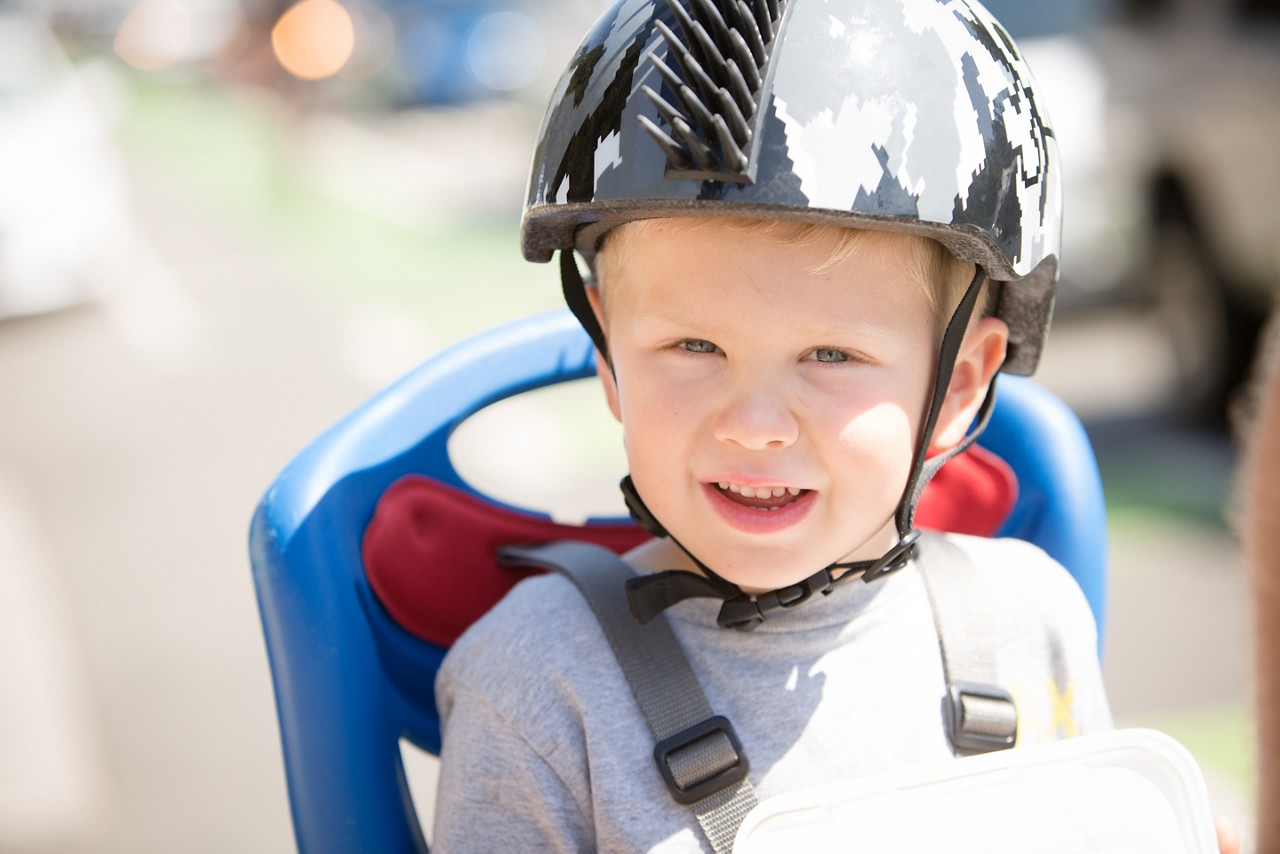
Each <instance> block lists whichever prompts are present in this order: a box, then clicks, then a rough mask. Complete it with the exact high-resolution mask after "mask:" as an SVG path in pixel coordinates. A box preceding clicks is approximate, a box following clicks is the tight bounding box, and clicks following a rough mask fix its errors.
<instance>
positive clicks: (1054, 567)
mask: <svg viewBox="0 0 1280 854" xmlns="http://www.w3.org/2000/svg"><path fill="white" fill-rule="evenodd" d="M948 537H949V538H950V539H951V541H952V542H954V543H956V544H957V545H959V546H960V547H961V548H962V549H964V550H965V552H966V553H967V554H968V555H969V557H970V559H971V560H973V561H974V564H975V565H976V566H977V568H978V577H979V578H980V579H981V583H982V593H983V595H984V596H985V597H986V599H987V601H988V603H989V604H990V606H991V608H992V609H993V612H995V613H996V614H998V615H999V616H1000V619H1001V620H1003V621H1004V622H1005V623H1006V625H1007V626H1008V627H1009V629H1010V630H1011V631H1013V632H1015V633H1034V634H1041V635H1044V636H1047V638H1048V640H1049V641H1050V642H1051V643H1055V644H1056V643H1060V642H1063V641H1064V640H1065V639H1068V638H1069V639H1070V641H1068V642H1072V643H1074V642H1079V641H1082V640H1086V639H1096V633H1097V627H1096V625H1095V623H1094V619H1093V612H1092V610H1091V609H1090V607H1089V603H1088V600H1087V599H1085V595H1084V591H1082V590H1081V589H1080V585H1079V584H1078V583H1077V582H1076V580H1075V579H1074V578H1073V577H1072V576H1071V573H1070V572H1068V571H1067V569H1066V567H1064V566H1063V565H1062V564H1060V563H1058V561H1056V560H1054V559H1053V558H1052V557H1051V556H1049V555H1048V554H1047V553H1046V552H1045V551H1044V550H1043V549H1041V548H1040V547H1039V546H1037V545H1035V544H1033V543H1029V542H1027V541H1025V540H1019V539H1016V538H1012V537H1002V538H987V537H971V536H965V535H962V534H950V535H948ZM1055 639H1056V640H1055ZM1090 642H1091V643H1092V642H1096V641H1090Z"/></svg>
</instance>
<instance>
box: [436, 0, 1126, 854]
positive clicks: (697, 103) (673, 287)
mask: <svg viewBox="0 0 1280 854" xmlns="http://www.w3.org/2000/svg"><path fill="white" fill-rule="evenodd" d="M1057 194H1058V179H1057V173H1056V151H1055V149H1054V147H1053V140H1052V135H1051V132H1050V131H1049V129H1048V127H1047V126H1046V124H1045V120H1044V117H1043V114H1042V112H1041V111H1040V109H1039V108H1038V107H1037V105H1036V103H1035V98H1034V90H1033V87H1032V85H1031V83H1030V78H1029V76H1028V75H1027V71H1026V69H1025V67H1024V66H1023V65H1022V63H1021V60H1020V59H1019V58H1018V56H1017V54H1016V52H1015V51H1014V49H1013V47H1012V43H1011V42H1010V41H1009V39H1008V37H1007V35H1006V34H1005V33H1004V32H1003V31H1002V30H1001V29H1000V28H999V27H998V25H997V24H995V22H994V21H992V20H991V19H990V17H989V16H988V15H987V13H986V12H985V11H984V10H982V9H981V8H980V7H978V6H977V5H976V4H972V5H971V4H969V3H967V2H964V0H952V2H940V1H939V0H791V2H789V3H785V2H779V1H778V0H740V2H739V0H734V2H729V0H672V2H669V3H666V4H654V3H652V2H647V0H619V2H617V3H616V4H615V5H614V6H613V8H612V9H611V10H610V11H609V12H608V13H606V15H605V16H604V17H603V18H602V19H601V22H600V23H599V24H598V25H597V27H596V29H595V31H594V32H593V33H592V34H591V35H590V36H589V37H588V39H587V41H586V42H585V43H584V45H583V47H582V49H581V50H580V51H579V52H578V54H577V56H576V58H575V60H574V61H573V63H572V64H571V65H570V68H569V70H568V71H567V72H566V74H565V77H564V79H563V81H562V83H561V87H560V90H559V92H558V93H557V97H556V98H555V99H554V100H553V104H552V107H551V109H550V111H549V112H548V116H547V119H546V120H545V122H544V125H543V129H542V135H541V140H540V143H539V147H538V153H537V155H536V157H535V163H534V176H533V181H532V184H531V197H530V204H529V207H528V209H527V212H526V218H525V226H524V240H525V251H526V254H527V255H528V256H529V257H530V258H532V259H535V260H548V259H549V258H550V256H551V254H552V253H553V252H554V251H556V250H559V251H561V253H562V265H561V269H562V275H563V277H564V280H565V291H566V297H567V299H568V301H569V303H570V305H571V307H573V308H574V310H575V312H576V313H577V314H578V316H579V318H580V319H581V320H582V321H583V324H584V326H586V327H587V329H588V331H589V332H590V333H591V334H592V336H593V338H594V340H595V341H596V344H597V347H598V349H599V351H600V364H599V367H600V377H601V380H602V382H603V385H604V390H605V394H606V398H607V401H608V405H609V407H610V409H611V411H612V412H613V414H614V415H615V416H616V417H617V418H618V419H619V420H620V421H621V422H622V425H623V428H624V436H625V444H626V452H627V459H628V462H629V465H630V469H631V474H630V478H629V479H628V481H627V482H626V490H625V491H626V492H627V493H628V500H629V503H630V504H631V506H632V509H633V511H634V512H635V513H636V515H637V517H638V518H639V519H641V520H643V521H644V523H645V524H646V526H647V527H648V528H649V529H650V530H652V531H653V532H654V533H655V537H654V539H652V540H651V541H649V542H647V543H645V544H644V545H642V546H640V547H639V548H637V549H636V550H634V551H632V552H631V553H629V554H628V555H626V556H625V559H626V561H627V563H628V564H629V565H630V567H631V568H632V569H633V570H634V572H635V573H636V578H637V579H640V580H639V581H638V582H637V583H635V584H631V583H629V584H628V588H629V590H630V594H629V595H630V596H631V605H632V607H633V609H634V610H635V611H636V612H637V613H638V614H639V616H640V617H641V618H642V619H643V620H644V621H652V620H656V619H661V620H666V621H667V622H668V623H669V624H670V626H671V628H672V630H673V631H674V634H675V637H676V638H677V639H678V641H679V642H680V646H681V647H682V648H683V650H684V653H685V655H686V656H687V657H688V659H689V663H690V665H691V668H692V670H693V673H694V674H695V675H696V677H697V680H698V682H699V683H700V684H701V686H702V689H703V691H704V692H705V694H706V697H707V699H708V701H709V702H710V705H711V707H712V708H713V709H714V710H715V712H716V713H717V714H720V715H723V716H725V717H726V718H728V719H729V720H730V721H731V722H732V725H733V727H734V729H735V730H736V732H737V734H738V736H739V738H740V740H741V743H742V747H743V751H744V752H745V753H746V754H747V755H748V756H749V758H750V770H749V774H748V782H749V784H750V786H751V787H752V788H753V790H754V793H755V796H757V797H758V798H760V799H762V800H763V799H766V798H768V797H770V796H773V795H776V794H781V793H785V792H789V791H794V790H796V789H800V788H804V787H809V786H813V785H816V784H819V783H825V782H833V781H840V780H849V779H853V778H857V777H863V776H867V775H875V774H877V773H883V772H886V771H889V770H893V769H898V768H903V767H907V766H911V765H920V764H928V763H931V762H938V761H940V760H942V759H944V758H946V757H950V756H953V755H955V754H957V753H960V752H966V751H964V750H961V749H960V747H959V746H958V745H957V741H956V739H955V737H954V733H953V732H950V731H949V729H948V725H947V723H946V721H945V716H944V714H943V699H944V695H945V693H946V690H947V689H946V686H947V677H946V674H945V673H944V664H943V660H942V657H941V656H940V653H939V635H938V631H937V630H936V629H935V624H934V617H933V614H932V610H931V606H930V594H929V590H928V589H927V586H926V581H925V578H924V577H923V576H922V574H921V572H920V571H919V564H920V561H921V560H925V559H928V558H930V557H931V555H933V554H935V553H936V551H937V550H938V549H941V548H942V546H943V545H945V544H939V543H937V542H936V541H933V540H922V541H917V540H916V536H917V534H916V532H915V530H914V525H913V514H914V509H915V503H916V500H917V498H918V497H919V492H920V490H921V489H922V488H923V486H924V483H925V482H926V481H927V479H928V477H929V473H930V471H931V469H932V468H933V466H934V465H936V464H937V461H939V460H942V459H945V458H946V456H947V454H948V453H950V452H952V451H954V450H955V449H956V448H957V447H959V446H961V445H962V444H963V443H964V442H965V441H966V436H967V434H968V433H969V432H970V424H971V423H972V422H973V421H974V419H975V417H976V416H978V415H979V414H980V412H981V411H983V410H984V409H985V406H984V401H986V399H987V396H988V390H989V388H990V386H991V384H992V380H993V378H994V376H995V374H996V372H997V371H998V370H1001V369H1002V368H1003V369H1004V370H1009V371H1013V372H1017V373H1030V372H1031V371H1032V370H1034V367H1035V363H1036V361H1037V358H1038V353H1039V349H1040V345H1041V341H1042V338H1043V334H1044V330H1045V327H1046V326H1047V324H1048V316H1049V310H1050V305H1051V301H1052V297H1051V295H1052V286H1053V282H1054V281H1055V279H1056V271H1057V259H1056V252H1057V246H1058V228H1059V223H1058V212H1057V203H1058V199H1057ZM575 250H577V251H579V252H581V253H582V254H583V255H584V256H586V258H587V260H588V263H589V264H590V265H591V267H592V269H593V270H594V272H595V281H594V282H593V283H591V284H589V285H584V283H583V281H582V279H581V278H580V275H579V273H578V268H577V266H576V264H575V263H574V262H573V259H572V252H573V251H575ZM948 540H949V541H950V542H951V543H952V544H954V545H955V546H958V547H959V549H960V551H961V552H962V553H963V554H964V555H967V556H968V559H969V560H970V562H971V563H972V565H973V566H975V567H976V568H977V574H976V581H975V583H974V585H973V587H974V589H973V590H971V591H969V592H970V593H971V594H972V595H973V596H975V597H978V598H979V599H980V601H982V602H983V606H982V608H981V609H980V610H982V611H984V612H985V613H987V614H988V615H989V617H990V630H989V638H988V640H989V646H990V649H991V651H992V652H993V653H994V655H995V658H996V661H997V663H998V677H999V682H1000V686H1001V687H1003V688H1004V689H1007V690H1008V692H1009V693H1011V694H1012V696H1013V699H1014V700H1015V705H1016V710H1017V743H1018V744H1028V743H1034V742H1038V741H1045V740H1051V739H1056V738H1060V737H1066V736H1070V735H1074V734H1077V733H1083V732H1087V731H1094V730H1099V729H1104V728H1107V727H1109V726H1110V720H1109V714H1108V710H1107V706H1106V700H1105V697H1104V694H1103V688H1102V682H1101V677H1100V674H1099V670H1098V662H1097V653H1096V632H1095V627H1094V626H1093V623H1092V618H1091V616H1090V613H1089V610H1088V608H1087V605H1086V603H1085V602H1084V599H1083V596H1082V594H1081V593H1080V591H1079V589H1078V588H1077V587H1076V585H1075V584H1074V582H1073V581H1072V580H1071V578H1070V577H1069V576H1068V575H1067V574H1066V572H1065V571H1064V570H1063V569H1062V568H1061V567H1059V566H1058V565H1057V564H1055V563H1054V562H1053V561H1052V560H1051V559H1050V558H1048V557H1047V556H1046V555H1044V554H1043V553H1042V552H1040V551H1039V550H1037V549H1036V548H1035V547H1033V546H1030V545H1028V544H1025V543H1021V542H1016V541H1008V540H1004V541H994V540H984V539H978V538H972V537H959V536H950V537H948ZM649 579H657V580H658V583H649V581H648V580H649ZM632 588H634V589H632ZM817 591H820V592H821V593H822V594H824V595H816V592H817ZM437 697H438V702H439V706H440V712H441V721H442V726H443V733H444V749H443V753H442V757H441V758H442V770H441V778H440V782H439V789H438V791H439V795H438V801H437V806H436V826H435V833H434V846H435V849H434V850H438V851H450V850H474V851H493V850H512V849H519V850H537V851H543V850H547V851H584V850H608V851H635V850H653V851H692V850H710V848H709V845H710V844H711V843H709V842H708V841H707V839H705V838H704V837H703V832H702V830H701V829H700V827H699V822H698V819H697V817H696V816H695V814H694V811H692V810H691V809H690V808H689V807H688V806H684V805H682V804H679V803H676V801H675V800H673V798H672V796H671V794H670V792H669V791H668V787H667V785H666V784H665V783H664V782H663V778H662V777H661V776H660V775H659V773H658V770H657V769H656V768H655V766H654V743H653V738H652V736H651V734H650V731H649V728H648V726H647V725H646V719H645V717H644V716H643V715H642V713H641V711H640V709H639V708H638V707H637V702H636V699H635V698H634V697H633V695H632V692H631V690H630V687H629V685H628V679H627V677H626V676H625V675H624V673H623V670H622V669H621V667H620V666H619V664H618V661H617V659H616V658H615V655H614V652H613V650H612V649H611V648H610V645H609V643H608V642H607V641H606V640H605V634H604V633H603V632H602V629H601V626H600V624H599V623H598V622H597V619H596V617H595V615H594V614H593V612H592V609H591V608H590V607H589V605H588V604H587V602H586V601H585V600H584V599H583V598H582V597H581V596H580V595H579V593H578V591H577V590H575V589H574V587H573V586H572V584H571V583H570V582H568V581H567V580H565V579H564V578H563V577H560V576H555V575H551V576H542V577H538V578H534V579H531V580H529V581H526V582H523V583H521V584H520V585H518V586H517V587H516V589H515V590H513V591H512V593H511V594H510V595H508V597H507V598H506V599H504V600H503V602H502V603H500V604H499V605H498V606H497V607H496V608H495V609H494V610H493V611H492V612H491V613H490V614H488V615H487V616H486V617H485V618H483V619H482V620H481V621H480V622H478V623H477V624H476V625H475V626H474V627H473V628H472V629H471V630H470V631H468V632H467V634H466V635H465V636H464V637H463V638H462V639H460V640H459V642H458V643H457V645H456V646H455V647H454V649H453V650H452V651H451V653H450V654H449V656H448V658H447V660H446V662H445V665H444V667H443V668H442V670H441V673H440V677H439V679H438V682H437ZM730 835H731V834H730ZM722 847H723V846H722V845H720V844H717V849H719V848H722Z"/></svg>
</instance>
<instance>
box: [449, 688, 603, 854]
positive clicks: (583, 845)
mask: <svg viewBox="0 0 1280 854" xmlns="http://www.w3.org/2000/svg"><path fill="white" fill-rule="evenodd" d="M443 700H444V701H443V702H442V703H441V731H442V734H443V749H442V750H441V753H440V779H439V784H438V788H437V792H436V809H435V828H434V833H433V835H432V843H431V850H432V852H438V854H449V852H467V851H547V852H578V851H590V850H593V849H594V847H595V845H594V840H593V838H592V829H591V828H592V825H591V822H589V821H588V820H587V819H586V817H585V815H584V813H583V809H582V807H581V806H580V805H579V803H578V801H577V800H576V799H575V798H574V797H573V795H572V793H571V792H570V791H569V789H568V787H567V786H566V785H565V783H564V781H563V780H562V779H561V778H560V776H559V775H558V774H557V773H556V772H555V770H554V769H553V768H552V767H551V765H550V764H549V763H548V762H547V761H546V759H545V758H544V757H543V756H542V755H541V754H540V753H539V752H538V751H537V750H535V749H534V748H533V747H532V745H530V744H529V742H528V740H527V739H526V738H525V737H524V736H523V735H521V733H520V732H518V731H517V730H516V729H515V728H514V727H513V726H512V725H511V722H510V721H508V720H507V719H506V718H504V716H503V715H501V714H500V713H499V712H498V711H497V710H496V709H495V708H494V707H493V706H492V704H490V703H489V702H488V700H487V699H486V698H485V697H484V696H483V695H481V694H480V693H479V692H477V691H474V690H473V689H471V688H469V687H468V686H466V685H464V684H460V683H457V682H454V683H452V684H451V685H450V686H449V689H448V691H447V693H446V695H445V696H444V698H443Z"/></svg>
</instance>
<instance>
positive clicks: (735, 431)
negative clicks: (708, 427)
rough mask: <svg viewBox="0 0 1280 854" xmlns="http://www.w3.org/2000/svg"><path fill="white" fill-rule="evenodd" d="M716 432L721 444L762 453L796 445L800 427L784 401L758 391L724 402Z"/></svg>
mask: <svg viewBox="0 0 1280 854" xmlns="http://www.w3.org/2000/svg"><path fill="white" fill-rule="evenodd" d="M715 432H716V438H717V439H718V440H720V441H721V442H728V443H732V444H735V445H740V446H742V447H744V448H747V449H749V450H753V451H759V450H764V449H766V448H785V447H788V446H789V445H792V444H794V443H795V441H796V439H797V437H798V436H799V434H800V425H799V423H798V422H797V421H796V417H795V414H794V413H793V412H792V411H791V408H790V407H789V406H788V405H787V403H786V401H785V400H784V399H783V398H781V397H780V396H778V395H776V394H771V393H768V392H766V391H764V390H762V389H758V388H757V389H753V390H749V391H747V392H744V393H742V394H739V395H735V396H733V397H732V398H730V399H729V400H727V401H726V402H725V404H724V406H723V407H722V408H721V410H720V413H719V416H718V417H717V419H716V425H715Z"/></svg>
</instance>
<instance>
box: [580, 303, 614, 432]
mask: <svg viewBox="0 0 1280 854" xmlns="http://www.w3.org/2000/svg"><path fill="white" fill-rule="evenodd" d="M587 301H588V302H590V303H591V310H592V311H593V312H595V315H596V322H597V323H599V324H600V331H602V332H603V333H604V334H605V335H608V334H609V330H608V328H607V327H606V326H605V321H604V306H603V305H602V304H601V302H600V288H599V287H597V286H595V285H588V286H587ZM596 375H597V376H598V377H600V384H601V385H602V386H604V399H605V400H606V401H607V402H608V404H609V411H610V412H612V413H613V417H614V418H616V419H618V421H622V409H621V408H620V407H619V406H618V383H617V381H616V380H615V379H614V377H613V371H612V370H611V369H610V368H609V364H608V362H606V361H605V360H604V357H602V356H601V355H600V351H599V350H596Z"/></svg>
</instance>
